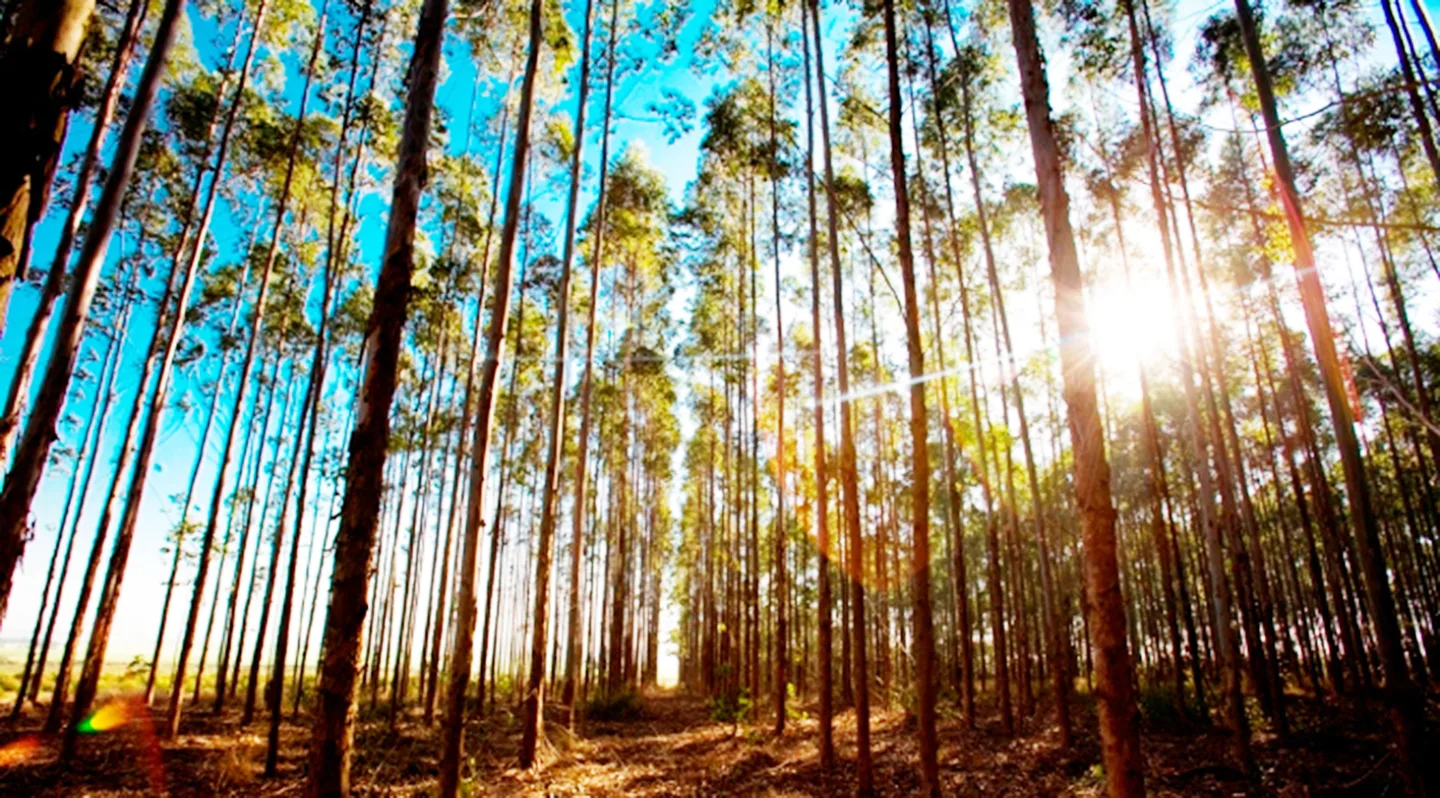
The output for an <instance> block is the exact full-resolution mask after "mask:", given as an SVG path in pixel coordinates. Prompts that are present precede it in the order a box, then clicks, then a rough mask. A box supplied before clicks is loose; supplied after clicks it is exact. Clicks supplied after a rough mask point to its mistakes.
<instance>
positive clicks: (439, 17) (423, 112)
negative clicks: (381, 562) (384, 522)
mask: <svg viewBox="0 0 1440 798" xmlns="http://www.w3.org/2000/svg"><path fill="white" fill-rule="evenodd" d="M447 13H448V8H447V6H446V2H445V0H425V4H424V6H423V8H422V10H421V13H420V21H419V26H418V29H417V31H416V34H415V47H414V52H413V53H412V54H411V69H410V79H409V82H408V87H407V90H406V97H405V122H404V126H403V128H402V132H401V138H400V146H399V151H398V152H399V157H398V159H397V164H398V166H397V169H396V174H395V186H394V190H393V192H392V198H391V206H390V207H391V212H390V221H389V224H388V226H387V229H386V233H385V250H384V252H385V256H384V260H383V266H382V267H381V271H380V277H379V280H378V281H377V284H376V292H375V297H376V301H375V304H374V307H373V309H372V310H371V315H370V322H369V325H368V331H367V334H366V346H365V351H366V357H365V368H364V376H363V377H362V382H361V387H360V403H359V409H358V410H357V412H356V416H355V428H354V430H353V431H352V432H351V435H350V458H349V465H348V468H347V474H346V491H345V501H344V504H343V505H342V507H341V511H340V513H341V520H340V529H339V530H338V531H337V533H336V538H335V558H334V565H333V572H332V576H331V587H330V602H329V609H328V612H327V615H326V619H325V637H324V642H323V644H322V645H323V649H322V650H323V658H322V664H321V669H320V670H321V673H320V682H319V686H318V688H317V689H318V692H319V707H318V711H317V712H316V713H315V726H314V731H313V733H312V735H311V743H310V771H309V776H308V778H307V781H306V785H305V792H306V795H307V796H310V798H320V797H322V796H324V797H325V798H329V797H331V796H334V797H336V798H344V796H348V795H349V793H350V750H351V745H352V743H353V740H354V731H355V726H354V723H355V715H354V712H355V704H354V698H355V673H356V659H357V656H358V654H359V649H360V642H361V641H360V631H361V628H362V626H363V625H364V622H365V613H366V609H367V607H366V603H365V592H366V587H367V583H368V582H369V569H370V559H371V554H372V553H373V551H374V548H375V532H376V527H377V526H378V522H379V510H380V496H381V484H382V480H383V477H384V469H385V455H386V449H387V448H388V446H389V439H390V404H391V401H392V399H393V398H394V395H395V383H396V371H397V366H398V361H399V356H400V344H401V338H402V336H403V334H404V329H405V319H406V316H407V315H408V311H409V299H410V275H411V269H412V268H413V264H414V240H415V220H416V216H417V214H418V211H419V205H420V194H421V191H422V190H423V188H424V183H425V156H426V151H427V150H428V149H429V138H430V119H431V116H432V114H433V110H434V109H433V103H434V97H435V87H436V84H437V82H438V75H439V64H440V47H441V44H442V41H443V38H444V32H445V18H446V16H447Z"/></svg>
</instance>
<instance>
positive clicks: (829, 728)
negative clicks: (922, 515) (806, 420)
mask: <svg viewBox="0 0 1440 798" xmlns="http://www.w3.org/2000/svg"><path fill="white" fill-rule="evenodd" d="M818 3H819V0H807V2H806V3H804V4H802V5H801V7H800V36H801V40H802V42H803V44H804V50H805V79H804V80H805V198H806V203H807V206H808V210H809V219H810V238H809V239H808V241H807V243H806V255H807V257H808V258H809V261H810V328H811V329H812V330H813V331H814V332H813V335H814V338H815V340H814V344H813V345H814V347H815V351H814V353H813V355H812V357H811V369H812V373H813V379H814V382H815V384H814V391H813V394H812V396H813V397H814V401H815V421H814V424H815V545H816V548H817V549H818V553H819V567H818V569H817V570H818V574H817V578H818V580H819V586H818V589H819V597H818V599H817V600H818V602H819V606H818V607H817V608H816V612H817V613H818V615H819V618H818V619H817V626H818V627H819V629H818V632H817V634H818V640H817V641H816V642H817V646H818V647H819V649H820V652H819V653H820V658H819V661H818V662H817V663H816V664H817V665H818V666H819V668H820V768H821V770H823V771H825V772H827V773H828V772H830V771H832V770H834V768H835V731H834V714H835V698H834V692H835V690H834V684H833V682H834V678H835V677H834V668H833V666H832V662H831V660H832V659H833V654H834V641H833V636H834V631H833V618H832V617H831V614H830V605H831V603H832V601H833V599H832V598H831V595H830V559H831V553H830V488H829V483H830V472H829V470H828V469H827V467H826V464H825V401H824V400H825V368H824V366H825V359H824V354H825V346H824V333H823V330H824V328H823V326H822V325H821V323H820V285H821V284H820V251H819V247H818V246H817V244H816V242H817V241H818V233H817V230H816V227H817V224H816V209H815V112H814V103H815V98H814V96H813V95H814V88H813V80H814V78H815V76H814V75H813V74H812V70H811V69H810V42H811V31H810V30H808V29H807V27H806V21H807V17H809V18H810V19H811V20H812V21H813V22H814V24H815V25H816V30H815V31H814V35H815V39H814V40H815V42H816V47H817V48H818V47H819V40H820V35H819V30H818V25H819V19H818V17H819V9H818ZM820 91H821V98H820V102H822V103H823V102H825V98H824V83H823V82H822V83H821V84H820ZM946 423H947V424H948V423H949V421H948V419H947V421H946ZM807 659H808V658H807Z"/></svg>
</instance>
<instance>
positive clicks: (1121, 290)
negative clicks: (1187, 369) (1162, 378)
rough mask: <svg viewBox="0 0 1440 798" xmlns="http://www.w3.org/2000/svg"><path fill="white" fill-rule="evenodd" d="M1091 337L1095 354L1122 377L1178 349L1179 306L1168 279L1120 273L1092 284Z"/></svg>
mask: <svg viewBox="0 0 1440 798" xmlns="http://www.w3.org/2000/svg"><path fill="white" fill-rule="evenodd" d="M1087 299H1088V310H1089V316H1090V340H1091V342H1092V348H1093V351H1094V354H1095V358H1096V359H1097V360H1099V361H1100V363H1101V365H1102V366H1103V367H1104V368H1106V369H1107V370H1108V371H1109V372H1111V373H1112V374H1116V375H1125V374H1127V373H1133V372H1134V367H1135V365H1136V364H1137V363H1138V364H1145V365H1151V364H1154V363H1157V362H1159V361H1160V360H1162V359H1164V358H1166V357H1169V356H1170V355H1173V354H1174V353H1175V348H1176V347H1175V321H1174V313H1175V312H1176V309H1175V306H1174V305H1173V304H1172V303H1171V301H1170V290H1169V288H1168V286H1167V285H1166V284H1165V282H1164V281H1163V280H1160V279H1158V278H1151V277H1138V276H1137V277H1135V278H1133V279H1132V280H1131V281H1130V284H1129V285H1126V282H1125V280H1124V278H1121V277H1118V276H1117V277H1116V278H1114V279H1109V280H1106V281H1105V282H1103V283H1101V284H1099V285H1097V286H1095V287H1093V288H1091V290H1090V295H1089V297H1088V298H1087Z"/></svg>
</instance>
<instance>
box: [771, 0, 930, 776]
mask: <svg viewBox="0 0 1440 798" xmlns="http://www.w3.org/2000/svg"><path fill="white" fill-rule="evenodd" d="M884 13H885V54H886V63H887V65H888V68H889V69H888V71H889V96H890V114H889V116H890V168H891V173H892V177H893V183H894V188H895V234H896V237H897V238H898V239H899V250H900V277H901V280H902V282H903V283H904V291H905V341H906V350H907V352H908V354H909V358H908V359H909V365H910V456H911V463H910V481H911V490H912V496H911V500H910V501H911V506H910V513H911V523H912V524H913V527H914V528H913V530H912V534H913V539H912V541H911V546H912V557H913V560H912V563H911V566H910V593H911V595H910V600H911V601H912V602H913V603H914V616H913V621H914V624H915V633H914V638H913V642H914V647H915V648H914V650H915V682H916V684H915V690H916V704H917V710H918V712H917V714H918V715H919V721H920V724H919V725H920V768H921V773H922V775H923V778H924V790H925V791H926V792H927V793H929V794H930V795H936V796H938V795H939V794H940V766H939V759H938V756H937V750H938V747H939V741H938V738H937V737H936V731H935V690H936V684H935V626H934V623H935V622H934V619H933V617H932V610H931V606H930V449H929V445H928V440H927V439H928V432H929V430H928V420H927V417H926V411H925V381H924V377H925V355H924V348H923V346H924V345H923V342H922V340H921V333H920V300H919V296H918V290H917V288H916V279H915V258H914V254H913V252H912V251H911V246H910V191H909V187H908V186H907V185H906V183H907V180H906V174H905V140H904V128H903V126H902V119H901V106H902V99H901V96H900V55H899V46H898V45H897V38H898V37H897V34H896V20H895V3H894V0H885V3H884ZM877 354H878V353H877ZM782 485H783V483H782ZM882 554H883V552H882Z"/></svg>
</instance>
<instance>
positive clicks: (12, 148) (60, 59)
mask: <svg viewBox="0 0 1440 798" xmlns="http://www.w3.org/2000/svg"><path fill="white" fill-rule="evenodd" d="M94 11H95V0H25V2H24V4H23V5H21V6H20V8H19V13H18V14H17V15H16V17H15V21H14V29H13V31H11V35H10V39H9V41H8V43H7V44H6V47H5V52H4V56H3V58H0V86H3V87H4V88H3V89H0V108H5V109H6V112H5V118H4V121H0V152H4V153H5V154H6V157H5V158H4V160H3V162H0V333H3V332H4V329H5V316H6V314H7V312H8V311H9V308H10V296H11V294H12V293H14V290H15V281H16V280H23V279H25V265H26V264H25V261H26V260H28V258H29V251H30V231H31V229H32V228H33V227H34V226H35V223H36V222H38V221H39V220H40V217H41V215H42V213H43V212H44V208H45V200H46V197H47V195H48V194H49V192H50V182H51V180H52V179H53V178H54V176H55V167H56V165H57V164H58V162H59V160H60V151H61V149H62V148H63V147H64V143H65V130H66V127H67V125H68V122H69V117H70V109H71V108H73V107H75V106H76V105H78V104H79V102H80V91H79V88H80V77H79V66H80V64H79V58H80V51H81V49H82V48H83V46H84V43H85V32H86V30H87V29H88V28H89V25H90V18H91V16H92V15H93V13H94ZM121 49H123V48H121ZM96 127H97V128H99V127H104V125H103V123H101V122H100V121H99V118H98V117H97V119H96ZM82 183H83V181H82ZM77 276H78V275H77ZM41 463H42V465H43V463H44V458H41ZM5 517H6V518H7V519H9V518H13V517H14V515H13V513H8V512H7V513H6V516H5ZM25 520H26V519H24V518H21V519H20V522H22V523H23V522H24V521H25ZM7 545H13V544H7ZM22 546H23V544H22ZM8 557H9V554H8V552H6V551H5V550H4V549H0V618H3V617H4V615H5V603H6V600H7V599H8V598H9V596H10V576H11V572H12V571H13V569H14V567H15V566H14V563H13V562H8V561H7V560H8ZM15 559H16V560H19V554H18V552H17V554H16V555H15Z"/></svg>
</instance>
